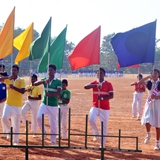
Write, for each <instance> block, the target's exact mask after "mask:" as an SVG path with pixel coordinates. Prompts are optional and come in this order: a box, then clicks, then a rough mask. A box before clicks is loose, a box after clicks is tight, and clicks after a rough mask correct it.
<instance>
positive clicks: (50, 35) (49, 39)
mask: <svg viewBox="0 0 160 160" xmlns="http://www.w3.org/2000/svg"><path fill="white" fill-rule="evenodd" d="M50 19H51V20H52V18H51V17H50ZM51 24H52V22H51ZM50 41H51V27H50V36H49V43H48V45H49V46H48V65H47V76H48V73H49V72H48V69H49V68H48V67H49V62H50ZM47 92H48V83H47ZM47 105H48V96H47Z"/></svg>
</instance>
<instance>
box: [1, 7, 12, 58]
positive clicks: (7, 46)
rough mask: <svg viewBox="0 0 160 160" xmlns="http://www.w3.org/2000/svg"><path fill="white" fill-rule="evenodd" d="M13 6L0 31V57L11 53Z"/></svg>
mask: <svg viewBox="0 0 160 160" xmlns="http://www.w3.org/2000/svg"><path fill="white" fill-rule="evenodd" d="M14 16H15V7H14V8H13V10H12V12H11V13H10V15H9V17H8V19H7V21H6V23H5V24H4V26H3V28H2V30H1V32H0V59H2V58H5V57H6V56H8V55H10V54H12V52H13V36H14Z"/></svg>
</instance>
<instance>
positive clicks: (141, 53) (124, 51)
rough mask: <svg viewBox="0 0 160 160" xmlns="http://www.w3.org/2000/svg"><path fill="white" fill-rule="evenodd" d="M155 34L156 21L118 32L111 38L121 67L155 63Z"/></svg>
mask: <svg viewBox="0 0 160 160" xmlns="http://www.w3.org/2000/svg"><path fill="white" fill-rule="evenodd" d="M155 34H156V21H154V22H151V23H148V24H145V25H143V26H140V27H138V28H134V29H132V30H130V31H127V32H124V33H117V34H116V35H115V36H114V37H113V38H112V39H111V44H112V47H113V49H114V51H115V54H116V55H117V58H118V61H119V63H120V67H127V66H131V65H134V64H141V63H154V57H155Z"/></svg>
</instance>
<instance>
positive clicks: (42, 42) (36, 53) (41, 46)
mask: <svg viewBox="0 0 160 160" xmlns="http://www.w3.org/2000/svg"><path fill="white" fill-rule="evenodd" d="M50 37H51V18H50V19H49V21H48V22H47V24H46V26H45V28H44V29H43V31H42V33H41V35H40V36H39V37H38V38H37V39H36V40H35V41H33V42H32V43H31V45H30V55H29V60H34V59H38V58H41V57H42V56H43V55H44V54H45V53H47V52H48V50H49V46H50Z"/></svg>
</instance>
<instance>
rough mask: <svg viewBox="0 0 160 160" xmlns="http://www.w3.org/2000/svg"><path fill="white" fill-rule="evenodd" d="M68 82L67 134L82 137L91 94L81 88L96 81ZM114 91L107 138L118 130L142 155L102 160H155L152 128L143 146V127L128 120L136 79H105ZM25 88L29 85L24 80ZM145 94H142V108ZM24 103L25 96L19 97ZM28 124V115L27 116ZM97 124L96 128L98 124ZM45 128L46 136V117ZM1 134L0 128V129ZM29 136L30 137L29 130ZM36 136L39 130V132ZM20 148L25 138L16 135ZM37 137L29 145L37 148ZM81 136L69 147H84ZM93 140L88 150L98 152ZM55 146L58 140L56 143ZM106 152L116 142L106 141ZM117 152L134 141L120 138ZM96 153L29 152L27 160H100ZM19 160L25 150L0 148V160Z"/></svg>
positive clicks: (159, 156) (111, 154)
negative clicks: (69, 111) (68, 125)
mask: <svg viewBox="0 0 160 160" xmlns="http://www.w3.org/2000/svg"><path fill="white" fill-rule="evenodd" d="M67 79H68V81H69V86H68V89H69V90H70V91H71V94H72V98H71V102H70V104H69V108H71V130H70V132H71V134H83V135H84V134H85V124H86V115H88V113H89V110H90V107H91V101H92V90H84V85H85V84H87V83H89V82H91V81H93V80H95V79H96V78H72V77H70V78H67ZM106 80H108V81H110V82H111V83H112V84H113V87H114V98H113V99H112V100H111V101H110V102H111V114H110V118H109V127H108V135H109V136H117V135H118V133H119V129H121V134H122V136H134V137H138V149H139V150H142V152H120V151H116V150H115V151H105V152H104V157H105V159H112V160H117V159H120V160H121V159H129V160H131V159H133V160H142V159H145V160H151V159H152V160H153V159H154V160H159V159H160V151H154V145H155V128H152V129H151V140H150V142H149V143H148V144H144V138H145V136H146V130H145V127H144V126H142V125H141V123H140V121H138V120H137V119H136V118H132V114H131V103H132V99H133V91H134V87H131V86H130V83H131V82H133V81H135V80H136V75H125V76H124V77H123V78H106ZM26 84H29V82H28V79H27V78H26ZM146 97H147V93H145V94H144V100H143V106H144V104H145V99H146ZM23 99H24V101H25V99H26V95H24V97H23ZM28 117H29V121H30V114H28ZM97 123H98V124H99V125H100V123H99V120H98V121H97ZM45 125H46V128H47V130H48V133H49V125H48V117H45ZM0 131H1V132H2V128H1V127H0ZM24 132H25V126H24V125H23V124H21V133H24ZM29 132H30V133H31V131H30V129H29ZM39 133H40V130H39ZM88 134H92V133H91V129H90V125H89V123H88ZM49 137H50V136H49V135H48V136H47V138H46V140H45V145H50V139H49ZM19 138H20V143H19V144H20V145H24V144H25V143H26V141H25V139H26V138H25V136H24V135H20V136H19ZM40 138H41V136H40V135H39V136H37V137H36V138H32V136H29V145H40V144H42V142H41V140H40ZM84 139H85V138H84V136H80V135H77V136H73V135H71V137H70V140H71V141H70V146H84V145H85V140H84ZM92 139H93V137H91V136H89V137H88V140H87V146H88V147H91V148H98V147H99V144H98V143H97V142H93V141H92ZM9 143H10V142H9V141H7V140H6V139H4V138H0V144H9ZM60 143H61V146H66V145H67V141H66V140H61V141H60ZM57 146H58V139H57ZM106 148H118V138H115V137H108V138H107V143H106ZM121 149H127V150H129V149H130V150H135V149H136V140H135V139H133V138H131V139H128V138H124V139H122V140H121ZM100 153H101V152H100V150H91V149H67V148H65V149H59V148H50V149H47V148H43V149H42V148H31V149H29V155H28V157H29V160H37V159H39V160H44V159H45V160H95V159H100ZM1 159H3V160H23V159H25V150H24V149H23V148H0V160H1Z"/></svg>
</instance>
